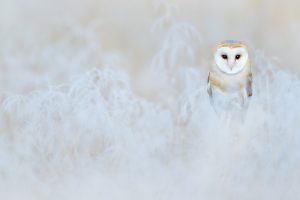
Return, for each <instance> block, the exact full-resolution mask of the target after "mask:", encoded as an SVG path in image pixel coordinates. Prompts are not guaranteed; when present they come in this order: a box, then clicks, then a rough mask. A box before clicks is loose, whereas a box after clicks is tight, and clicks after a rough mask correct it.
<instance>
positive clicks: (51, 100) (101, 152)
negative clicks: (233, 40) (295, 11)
mask: <svg viewBox="0 0 300 200" xmlns="http://www.w3.org/2000/svg"><path fill="white" fill-rule="evenodd" d="M10 2H11V3H7V2H6V3H7V4H6V8H7V9H8V10H9V11H11V12H12V13H13V14H14V15H15V18H14V17H12V16H11V15H7V18H6V19H4V18H3V19H2V21H1V23H2V24H3V26H4V25H5V27H7V29H6V31H5V30H4V31H3V32H2V33H0V34H2V35H6V36H7V40H6V41H4V42H3V43H2V46H1V51H0V65H1V68H0V69H1V70H0V72H1V74H0V79H1V80H0V83H1V85H0V89H1V94H0V103H1V104H0V119H1V120H0V196H1V199H2V198H3V199H30V200H31V199H75V200H76V199H105V200H106V199H113V200H115V199H122V200H124V199H130V200H134V199H139V200H147V199H149V200H150V199H151V200H152V199H164V200H165V199H166V200H177V199H178V200H183V199H189V200H193V199H207V200H220V199H228V200H233V199H234V200H235V199H236V200H241V199H242V200H248V199H249V200H253V199H272V200H273V199H274V200H277V199H278V200H279V199H297V198H300V192H299V189H298V188H299V187H300V134H299V130H300V123H299V120H300V106H299V104H298V99H299V96H300V80H299V78H298V77H297V75H295V74H293V73H292V72H290V71H288V70H294V71H297V70H295V69H294V66H296V63H294V62H293V61H290V62H292V64H291V63H287V64H286V63H285V59H286V58H288V52H285V51H284V52H282V56H283V58H282V59H278V58H273V57H271V56H270V55H269V54H270V53H268V50H266V49H269V48H270V49H272V48H273V46H268V43H267V42H266V43H259V39H263V37H259V39H257V40H254V38H255V37H254V38H251V37H248V36H247V34H250V33H249V32H247V34H244V33H243V32H242V30H240V31H241V32H242V33H239V34H240V36H244V37H245V38H248V42H251V39H253V40H254V41H253V43H252V42H251V43H250V44H249V46H250V47H251V57H252V61H253V76H254V86H253V91H254V92H253V94H254V95H253V97H252V99H251V102H250V105H249V108H248V110H247V115H246V118H245V120H244V122H243V123H240V121H237V122H235V121H231V122H230V124H229V125H228V123H224V122H223V121H222V120H220V118H219V117H218V116H217V115H216V114H215V112H214V111H213V109H212V107H211V105H210V103H209V99H208V95H207V93H206V80H207V72H208V68H209V65H210V63H211V60H210V58H208V57H209V56H207V55H209V54H211V52H212V51H213V49H212V48H211V46H213V45H214V43H213V42H212V41H214V40H216V41H217V39H218V34H221V33H217V34H216V33H215V31H214V30H212V28H211V27H207V29H205V30H201V28H199V27H197V26H196V25H195V23H193V21H188V20H183V19H182V18H184V17H182V16H185V15H184V13H185V12H184V11H186V10H185V8H186V7H185V6H187V7H188V9H187V10H189V9H191V10H192V11H193V9H194V8H193V6H191V5H193V3H195V4H197V3H196V2H194V1H188V2H187V3H183V2H181V1H174V2H167V1H154V2H152V1H151V2H150V1H145V2H142V1H137V0H136V1H133V0H132V1H131V2H130V3H131V4H132V7H130V6H129V7H126V6H127V4H123V3H121V2H114V1H112V2H111V3H108V2H105V1H98V3H97V2H96V1H92V0H91V1H86V3H82V2H79V1H78V2H73V3H74V5H73V6H74V10H75V11H71V10H70V9H69V8H68V6H69V5H70V3H69V2H68V1H62V3H61V4H60V5H55V4H51V3H50V2H48V1H45V2H47V4H45V5H41V4H40V3H37V2H35V1H34V0H32V3H36V4H35V6H33V8H28V7H25V8H24V10H22V11H21V12H19V11H20V10H18V7H17V6H16V5H17V3H18V1H17V0H16V1H10ZM32 3H31V4H29V5H33V4H32ZM148 3H149V5H151V6H149V5H148ZM236 3H237V2H236ZM273 3H274V2H273ZM119 4H120V5H122V6H123V9H125V11H139V10H140V9H142V10H143V9H144V10H143V12H139V14H130V13H129V12H128V13H127V12H124V11H123V12H121V11H122V10H121V11H120V8H119V7H117V6H118V5H119ZM295 4H296V3H295ZM203 5H206V4H203ZM278 5H280V4H278ZM103 6H105V8H106V9H108V10H115V11H116V12H117V11H118V12H117V13H119V14H116V13H112V14H111V13H110V12H108V11H105V9H104V8H103ZM206 6H207V7H209V6H208V5H206ZM244 6H245V5H244ZM46 7H47V8H46ZM275 7H276V6H275ZM75 8H76V9H75ZM146 8H147V9H146ZM226 8H227V7H226ZM61 9H62V10H65V11H66V13H64V14H61V13H60V12H59V10H61ZM181 9H182V10H183V14H181V15H180V14H178V13H180V10H181ZM199 9H200V10H205V9H204V8H199ZM227 9H229V8H227ZM249 9H250V8H249ZM269 9H270V10H272V8H269ZM17 11H18V12H17ZM38 11H41V12H42V11H44V12H45V11H46V12H47V13H52V14H53V15H50V16H48V15H47V16H43V15H42V16H41V17H40V19H36V15H37V14H38ZM245 11H247V10H245ZM98 12H99V13H100V14H97V13H98ZM149 13H150V14H149ZM207 14H208V13H207ZM119 15H121V16H119ZM127 15H128V16H129V17H128V18H126V16H127ZM135 15H140V16H142V17H144V18H142V17H140V18H142V22H141V21H140V20H141V19H140V18H138V19H137V22H132V21H131V22H130V23H129V22H128V23H126V25H127V27H126V28H125V29H124V27H123V26H124V21H123V20H125V19H123V18H124V17H125V18H126V19H130V20H133V19H135V17H136V16H135ZM186 15H187V16H188V14H186ZM191 15H192V16H193V14H191ZM20 16H27V18H23V17H20ZM32 16H34V17H32ZM95 16H96V17H95ZM100 16H102V17H100ZM103 16H104V17H103ZM204 16H205V15H204ZM219 16H223V15H222V14H220V15H219ZM97 17H98V18H97ZM290 17H291V16H290ZM199 20H200V19H199ZM203 20H204V21H203ZM205 20H208V21H209V20H210V19H201V20H200V21H202V22H208V21H205ZM222 20H224V19H223V18H222ZM230 20H232V19H230ZM249 20H250V21H251V19H250V18H249ZM133 21H134V20H133ZM213 21H214V20H213ZM262 21H263V20H262ZM23 22H24V24H26V25H24V24H23ZM25 22H27V23H25ZM257 23H262V22H261V21H260V22H257ZM137 24H138V25H139V26H138V29H139V30H140V31H141V34H138V36H137V34H136V31H137V29H136V26H135V25H137ZM224 24H225V23H224ZM224 24H223V25H224ZM291 24H294V25H293V26H292V28H291V29H290V30H287V32H288V33H289V34H290V35H289V36H290V37H294V39H295V43H297V41H299V39H297V38H296V36H297V34H295V31H296V30H297V27H296V25H295V24H297V21H296V20H292V21H291ZM14 25H15V26H17V25H21V28H20V27H17V29H19V28H20V29H22V27H23V30H22V32H13V31H12V29H13V27H14ZM40 25H43V26H42V27H44V28H42V29H40ZM148 25H149V26H148ZM224 26H225V25H224ZM228 26H229V25H228ZM249 26H250V28H253V27H256V26H255V25H253V24H252V25H251V24H250V25H249ZM274 26H275V25H274ZM250 28H249V29H250ZM36 30H40V31H41V32H37V31H36ZM247 30H248V29H247ZM264 30H265V31H269V29H268V28H267V27H266V28H265V29H264ZM10 31H11V34H8V33H10ZM209 31H211V35H210V37H207V35H206V34H207V33H208V32H209ZM248 31H249V30H248ZM106 33H107V34H106ZM110 34H112V35H110ZM114 34H115V35H114ZM228 34H229V32H226V31H225V30H224V32H223V35H222V34H221V35H222V36H224V37H225V36H227V35H228ZM120 35H121V36H120ZM254 35H256V34H254ZM274 37H275V36H274ZM226 39H227V38H226ZM289 39H291V38H289ZM115 40H116V41H117V42H115ZM258 44H265V45H267V47H265V48H266V49H264V47H263V45H262V46H259V45H258ZM257 45H258V46H257ZM278 45H280V44H278ZM275 46H276V45H275ZM271 47H272V48H271ZM296 48H297V47H296V45H295V46H292V49H291V51H290V53H291V54H293V52H294V50H295V49H296ZM263 49H264V50H263ZM266 52H267V53H266ZM274 52H276V50H274ZM276 57H279V58H280V55H276Z"/></svg>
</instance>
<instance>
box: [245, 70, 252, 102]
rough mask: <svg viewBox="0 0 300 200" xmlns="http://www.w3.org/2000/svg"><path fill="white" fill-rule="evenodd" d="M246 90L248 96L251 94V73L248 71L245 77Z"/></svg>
mask: <svg viewBox="0 0 300 200" xmlns="http://www.w3.org/2000/svg"><path fill="white" fill-rule="evenodd" d="M246 92H247V95H248V97H251V96H252V73H251V72H250V73H249V75H248V77H247V83H246Z"/></svg>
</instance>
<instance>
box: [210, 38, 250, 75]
mask: <svg viewBox="0 0 300 200" xmlns="http://www.w3.org/2000/svg"><path fill="white" fill-rule="evenodd" d="M248 57H249V56H248V50H247V47H246V46H245V45H244V44H243V43H242V42H239V41H233V40H227V41H224V42H221V43H220V44H219V45H218V47H217V50H216V52H215V62H216V65H217V67H218V68H219V69H220V70H221V71H222V72H223V73H226V74H237V73H239V72H241V71H242V70H243V69H244V67H245V66H246V64H247V63H248Z"/></svg>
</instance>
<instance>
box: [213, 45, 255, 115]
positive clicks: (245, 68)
mask: <svg viewBox="0 0 300 200" xmlns="http://www.w3.org/2000/svg"><path fill="white" fill-rule="evenodd" d="M207 91H208V94H209V96H210V100H211V102H212V104H213V106H214V108H215V110H216V111H217V112H218V110H219V109H222V110H224V109H227V110H228V109H229V110H232V109H238V110H243V109H244V108H246V107H247V105H248V102H249V101H248V100H249V97H250V96H252V73H251V65H250V58H249V54H248V50H247V47H246V45H245V44H243V43H242V42H239V41H232V40H229V41H224V42H221V43H220V44H219V45H218V47H217V49H216V51H215V54H214V65H213V67H212V69H211V70H210V72H209V74H208V81H207Z"/></svg>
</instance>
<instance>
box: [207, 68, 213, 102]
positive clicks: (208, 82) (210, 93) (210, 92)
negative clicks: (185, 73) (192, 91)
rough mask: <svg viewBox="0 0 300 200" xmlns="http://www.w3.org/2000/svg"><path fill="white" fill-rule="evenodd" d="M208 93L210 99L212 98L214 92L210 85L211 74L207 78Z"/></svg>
mask: <svg viewBox="0 0 300 200" xmlns="http://www.w3.org/2000/svg"><path fill="white" fill-rule="evenodd" d="M207 93H208V95H209V97H210V98H211V97H212V90H211V85H210V72H209V73H208V77H207Z"/></svg>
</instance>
